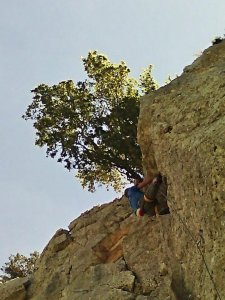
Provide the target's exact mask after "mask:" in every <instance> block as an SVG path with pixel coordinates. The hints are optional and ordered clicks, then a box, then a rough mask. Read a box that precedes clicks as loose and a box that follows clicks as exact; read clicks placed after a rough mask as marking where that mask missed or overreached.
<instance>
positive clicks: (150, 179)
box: [137, 175, 154, 189]
mask: <svg viewBox="0 0 225 300" xmlns="http://www.w3.org/2000/svg"><path fill="white" fill-rule="evenodd" d="M153 179H154V176H153V175H151V176H149V175H147V176H146V177H145V178H144V180H143V181H142V182H140V183H138V184H137V187H138V188H139V189H141V188H143V187H144V186H146V185H147V184H149V183H151V182H152V181H153Z"/></svg>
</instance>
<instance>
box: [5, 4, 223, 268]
mask: <svg viewBox="0 0 225 300" xmlns="http://www.w3.org/2000/svg"><path fill="white" fill-rule="evenodd" d="M0 3H1V10H0V41H1V42H0V77H1V78H0V88H1V89H0V90H1V98H0V111H1V118H0V137H1V143H0V193H1V195H0V267H1V266H2V265H3V264H4V262H6V261H7V260H8V256H9V255H10V254H16V253H17V252H20V253H22V254H24V255H29V253H31V252H33V251H34V250H37V251H39V252H41V251H42V249H43V247H44V246H45V245H46V244H47V242H48V241H49V240H50V238H51V237H52V235H53V234H54V233H55V231H56V230H57V229H59V228H67V226H68V225H69V223H70V222H71V221H72V220H73V219H75V218H76V217H78V216H79V215H80V214H81V213H82V212H84V211H85V210H87V209H90V208H91V207H92V206H94V205H97V204H101V203H105V202H109V201H111V200H113V199H114V198H115V197H116V196H120V195H116V193H114V192H113V191H110V192H107V191H106V190H105V189H103V188H102V189H99V190H98V191H97V192H96V193H94V194H91V193H89V192H87V191H85V190H82V188H81V186H80V184H79V182H77V181H76V180H75V179H74V174H73V173H69V172H68V171H67V170H66V169H64V168H63V166H62V165H60V164H58V163H56V161H54V160H52V159H50V158H46V157H45V151H44V149H39V148H37V147H36V146H35V145H34V140H35V133H34V129H33V127H32V123H31V122H25V121H24V120H22V118H21V116H22V114H23V113H24V112H25V110H26V108H27V106H28V105H29V104H30V103H31V101H32V94H31V93H30V90H31V89H33V88H34V87H36V86H37V85H38V84H40V83H47V84H50V85H51V84H57V83H58V82H59V81H62V80H67V79H72V80H74V81H79V80H82V79H84V72H83V66H82V62H81V59H80V58H81V56H86V55H87V53H88V51H90V50H98V51H100V52H103V53H105V54H106V55H107V56H108V57H109V58H110V60H111V61H113V62H115V63H117V62H119V61H121V60H124V61H126V63H127V64H128V66H129V67H130V68H131V70H132V71H133V72H132V74H133V75H134V76H136V77H137V76H138V75H139V74H140V72H141V71H142V69H143V68H145V67H146V66H147V65H149V64H153V65H154V76H155V79H156V80H157V81H158V83H160V84H161V85H162V84H163V83H164V82H165V80H166V79H167V78H168V75H172V76H175V75H176V74H181V72H182V70H183V68H184V67H185V66H186V65H188V64H191V63H192V62H193V60H194V59H196V57H197V55H199V54H200V53H201V51H203V50H204V49H205V48H207V47H209V46H210V45H211V41H212V40H213V39H214V38H215V37H216V36H223V35H224V34H225V17H224V12H225V1H224V0H164V1H163V0H154V1H153V0H122V1H121V0H113V1H111V0H82V1H78V0H64V1H63V0H0Z"/></svg>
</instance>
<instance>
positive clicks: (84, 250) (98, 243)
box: [0, 42, 225, 300]
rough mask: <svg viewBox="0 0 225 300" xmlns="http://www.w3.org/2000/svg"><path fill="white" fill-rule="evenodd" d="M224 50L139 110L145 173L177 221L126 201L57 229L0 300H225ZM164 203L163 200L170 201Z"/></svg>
mask: <svg viewBox="0 0 225 300" xmlns="http://www.w3.org/2000/svg"><path fill="white" fill-rule="evenodd" d="M224 112H225V42H222V43H220V44H218V45H215V46H213V47H210V48H209V49H207V50H206V51H205V52H204V53H203V55H202V56H201V57H199V58H198V59H197V60H196V61H195V62H194V63H193V64H192V65H191V66H188V67H186V68H185V70H184V73H183V74H182V75H181V76H180V77H179V78H177V79H175V80H173V81H172V82H171V83H170V84H168V85H167V86H165V87H162V88H160V89H159V90H158V91H156V92H154V93H152V94H150V95H147V96H146V97H144V98H143V99H142V101H141V110H140V118H139V124H138V139H139V143H140V145H141V149H142V153H143V165H144V170H145V172H146V173H154V172H158V171H160V172H161V173H162V175H163V176H164V178H165V179H166V181H167V185H168V189H167V191H166V190H165V191H164V192H163V193H162V194H161V197H162V198H165V197H166V198H167V200H168V205H169V208H170V212H171V213H170V214H168V215H163V216H160V218H159V219H155V218H154V217H153V218H149V217H148V216H146V215H145V216H144V217H140V218H138V217H136V216H135V215H133V214H131V209H130V207H129V204H128V201H127V199H126V198H125V197H124V198H121V199H116V200H114V201H113V202H111V203H109V204H104V205H102V206H99V207H94V208H93V209H92V210H90V211H88V212H86V213H84V214H82V215H81V216H80V217H79V218H77V219H76V220H74V221H73V222H71V224H70V225H69V229H68V230H65V229H60V230H58V231H57V232H56V233H55V235H54V236H53V237H52V239H51V240H50V242H49V243H48V245H47V246H46V247H45V249H44V251H43V253H42V254H41V257H40V259H39V261H38V263H37V266H36V271H35V272H34V274H33V275H32V276H31V278H29V280H28V279H15V280H13V281H10V282H8V283H6V284H2V285H0V299H1V300H77V299H78V300H79V299H81V300H89V299H93V300H105V299H106V300H120V299H121V300H123V299H125V300H188V299H189V300H191V299H192V300H195V299H200V300H221V299H225V284H224V282H225V280H224V278H225V118H224ZM164 201H165V199H164Z"/></svg>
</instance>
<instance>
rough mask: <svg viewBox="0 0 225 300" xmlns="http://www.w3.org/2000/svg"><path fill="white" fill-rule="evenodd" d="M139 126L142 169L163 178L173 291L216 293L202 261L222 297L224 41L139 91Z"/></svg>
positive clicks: (224, 262)
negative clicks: (165, 80)
mask: <svg viewBox="0 0 225 300" xmlns="http://www.w3.org/2000/svg"><path fill="white" fill-rule="evenodd" d="M138 129H139V130H138V139H139V143H140V145H141V149H142V154H143V163H144V168H145V170H146V171H150V172H151V171H152V170H153V171H157V170H159V171H160V172H161V173H162V174H163V175H164V176H166V178H167V183H168V205H169V207H170V211H171V237H170V239H171V240H170V245H169V249H170V251H171V253H172V254H173V255H170V256H169V259H170V262H169V265H170V268H171V274H172V288H173V290H174V292H175V293H176V295H177V297H178V299H186V298H182V297H183V296H182V294H183V293H184V292H185V291H186V294H190V295H191V296H190V297H192V298H193V299H205V300H211V299H219V298H218V297H219V296H218V293H216V291H215V286H214V284H213V282H212V280H211V279H210V276H209V274H208V273H207V269H206V266H205V263H206V264H207V266H208V268H209V270H210V272H211V274H212V277H213V280H214V283H215V285H216V287H217V289H218V291H219V293H220V294H221V299H225V42H224V41H223V42H222V43H220V44H218V45H215V46H213V47H210V48H208V49H207V50H206V51H205V52H204V53H203V55H202V56H201V57H199V58H198V59H197V60H196V61H195V62H194V63H193V64H192V65H191V66H188V67H186V68H185V69H184V73H183V74H182V75H181V76H180V77H179V78H177V79H175V80H173V81H172V82H171V83H170V84H168V85H167V86H165V87H162V88H160V89H159V90H158V91H157V92H156V93H153V94H151V95H148V96H146V97H144V99H143V100H142V103H141V112H140V118H139V128H138ZM197 245H198V246H197ZM204 260H205V263H204ZM216 296H217V298H216ZM187 299H189V298H187Z"/></svg>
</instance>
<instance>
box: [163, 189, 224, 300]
mask: <svg viewBox="0 0 225 300" xmlns="http://www.w3.org/2000/svg"><path fill="white" fill-rule="evenodd" d="M160 194H161V195H162V196H163V197H164V198H165V200H166V201H168V199H167V196H166V195H165V194H164V193H162V192H160ZM169 202H170V203H171V204H172V205H171V208H172V211H174V213H175V214H176V215H177V216H178V219H179V220H180V222H181V223H182V224H183V226H184V228H185V229H186V231H187V232H188V234H189V235H190V237H191V239H192V240H193V242H194V243H195V245H196V246H197V249H198V251H199V253H200V255H201V257H202V260H203V263H204V265H205V267H206V271H207V273H208V274H209V278H210V280H211V281H212V284H213V286H214V289H215V291H216V294H217V296H218V298H219V300H222V298H221V296H220V293H219V290H218V288H217V286H216V283H215V281H214V279H213V276H212V273H211V272H210V270H209V267H208V265H207V262H206V259H205V256H204V254H203V252H202V249H201V248H200V246H201V242H200V241H196V239H195V237H194V235H193V233H192V232H191V231H190V229H189V228H188V226H187V224H186V223H185V221H184V220H183V219H182V218H181V216H180V214H179V213H178V212H177V210H176V209H175V208H174V207H173V206H175V203H174V202H173V200H172V199H170V201H169Z"/></svg>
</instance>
